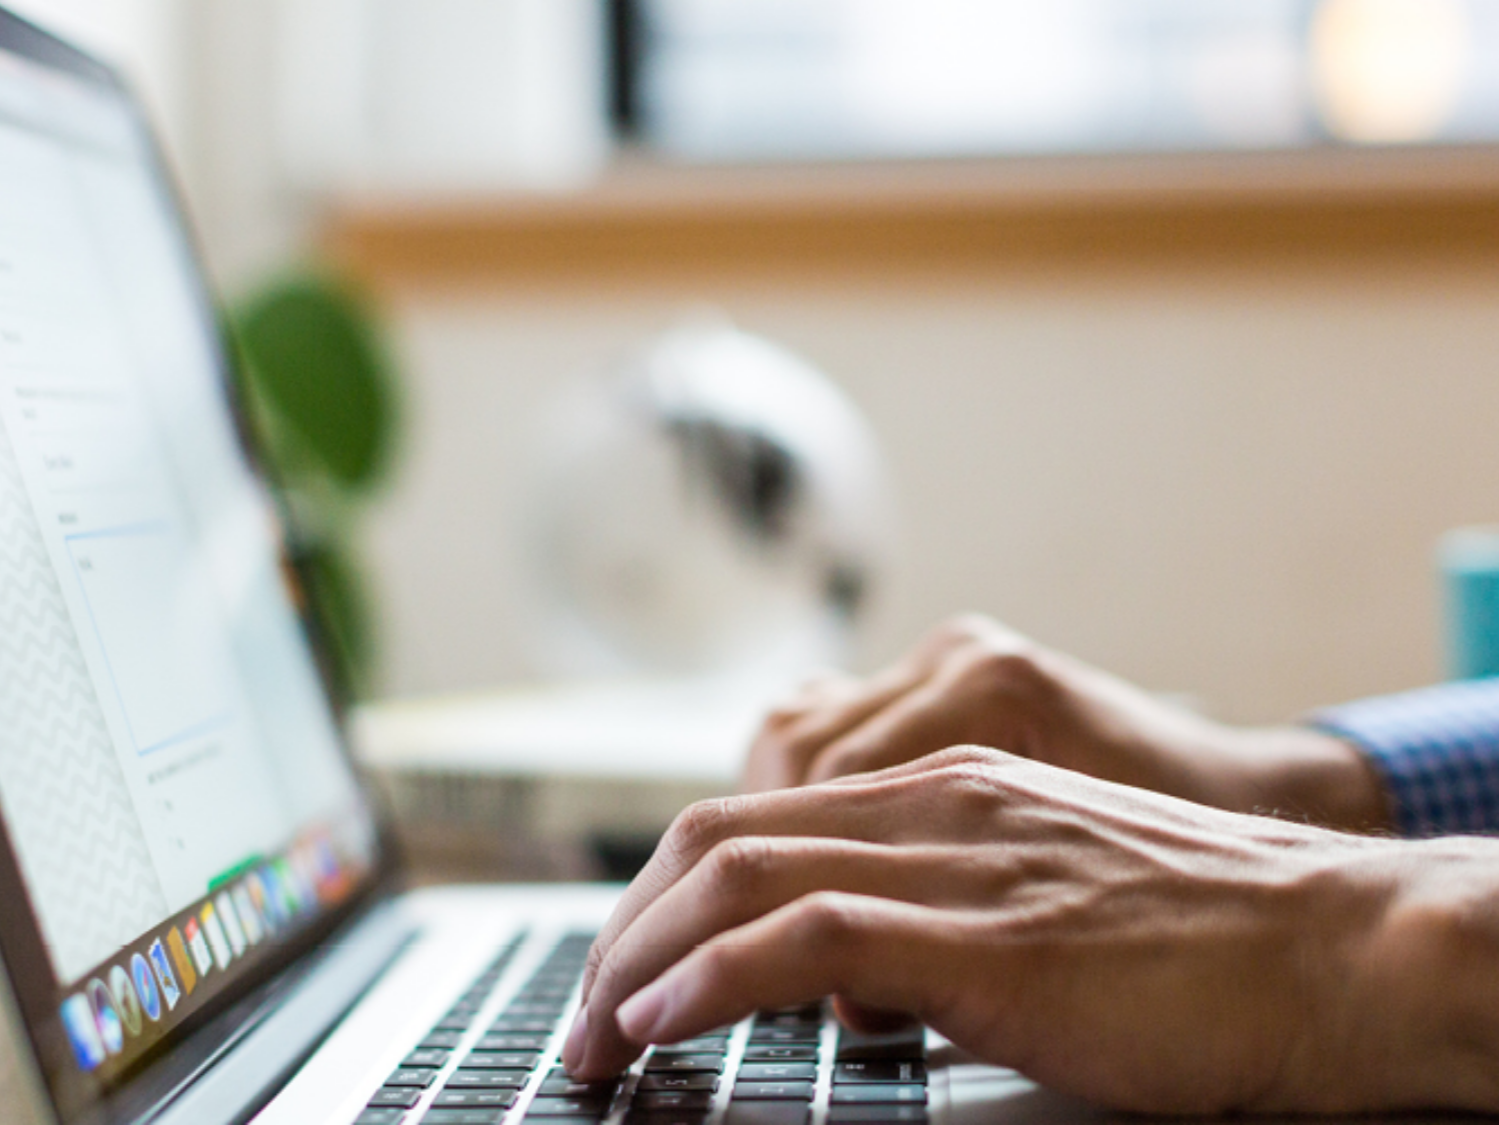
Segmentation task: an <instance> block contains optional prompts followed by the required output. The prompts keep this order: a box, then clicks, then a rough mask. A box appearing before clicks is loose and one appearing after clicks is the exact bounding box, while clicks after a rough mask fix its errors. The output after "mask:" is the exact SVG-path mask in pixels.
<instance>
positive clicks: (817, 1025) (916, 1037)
mask: <svg viewBox="0 0 1499 1125" xmlns="http://www.w3.org/2000/svg"><path fill="white" fill-rule="evenodd" d="M524 940H525V935H522V936H521V937H517V938H516V939H515V940H514V941H513V942H511V943H510V944H508V945H507V946H505V947H504V948H503V949H502V950H500V952H499V954H498V956H496V958H495V959H494V960H493V961H492V962H491V963H490V964H489V965H488V966H487V967H486V968H485V970H484V971H483V972H482V973H480V974H479V976H478V977H477V978H475V980H474V981H473V983H472V984H471V985H470V986H469V988H468V989H467V991H465V992H464V994H463V995H462V996H461V997H460V998H459V1000H458V1002H457V1003H456V1004H454V1005H453V1007H452V1008H451V1009H450V1010H449V1011H448V1013H447V1014H446V1015H445V1016H443V1018H442V1019H440V1020H439V1021H438V1022H437V1023H436V1025H435V1026H433V1028H432V1030H431V1031H430V1032H429V1033H428V1034H427V1036H426V1037H425V1038H424V1039H423V1040H422V1041H421V1042H420V1043H419V1044H418V1045H417V1047H416V1048H415V1049H414V1050H413V1051H412V1052H411V1053H410V1054H409V1055H407V1056H406V1058H405V1059H404V1060H403V1061H402V1063H401V1066H400V1067H399V1068H398V1069H397V1070H395V1071H394V1072H393V1073H392V1074H391V1075H390V1077H389V1078H387V1079H386V1081H385V1084H384V1085H383V1086H382V1087H381V1088H380V1090H379V1091H378V1092H377V1093H376V1094H375V1096H374V1097H373V1098H372V1099H371V1100H370V1103H369V1107H368V1108H367V1109H365V1110H364V1112H363V1113H361V1114H360V1115H359V1117H358V1118H356V1119H355V1125H501V1123H503V1125H843V1123H861V1125H926V1121H927V1073H926V1062H925V1047H924V1040H923V1034H922V1032H921V1029H919V1028H912V1029H910V1030H908V1031H902V1032H897V1033H894V1034H890V1035H874V1036H866V1035H858V1034H855V1033H852V1032H849V1031H846V1030H843V1029H842V1028H840V1027H839V1026H838V1025H837V1023H836V1022H835V1021H833V1020H832V1019H831V1017H830V1014H829V1012H828V1011H827V1008H826V1006H825V1005H823V1004H809V1005H807V1006H805V1007H799V1008H788V1009H784V1010H780V1011H773V1012H761V1013H760V1014H758V1015H757V1016H755V1017H754V1018H753V1019H750V1020H746V1021H744V1022H743V1023H741V1024H739V1025H737V1026H735V1027H726V1028H720V1029H719V1030H717V1031H714V1032H712V1033H710V1034H707V1035H703V1036H699V1037H698V1038H696V1039H690V1040H688V1041H686V1042H683V1043H676V1044H673V1045H671V1046H666V1047H656V1048H654V1049H652V1050H651V1051H650V1052H649V1053H648V1054H647V1055H646V1056H645V1058H644V1059H642V1060H641V1061H640V1062H638V1063H637V1064H636V1065H635V1066H634V1067H632V1068H631V1070H630V1072H629V1073H628V1074H626V1075H624V1076H622V1077H621V1078H619V1079H617V1080H614V1081H609V1082H595V1083H584V1082H574V1081H573V1080H572V1079H571V1078H570V1077H569V1076H568V1075H567V1073H566V1072H565V1071H563V1069H562V1068H561V1066H560V1065H559V1062H558V1055H559V1053H560V1052H561V1049H562V1037H563V1034H564V1033H565V1032H566V1030H567V1022H568V1020H567V1019H565V1017H569V1016H570V1015H571V1012H572V1010H573V1000H574V996H575V994H576V992H577V989H578V985H579V982H580V979H581V977H582V975H583V967H584V964H585V962H586V960H587V957H588V948H589V946H590V945H591V944H592V941H593V935H592V934H568V935H566V936H564V937H563V938H562V939H561V940H559V941H558V942H557V944H556V945H555V946H554V947H553V948H552V949H551V951H550V952H549V953H548V955H547V957H546V958H545V959H544V960H543V961H542V963H541V965H540V966H539V967H538V968H537V969H536V970H535V972H533V973H532V974H531V976H530V978H529V979H528V980H527V981H526V982H525V984H523V985H522V986H521V988H520V989H519V990H518V991H517V992H516V993H515V995H514V996H513V997H511V999H510V1002H509V1003H508V1004H506V1005H505V1007H504V1009H503V1010H502V1011H501V1012H500V1013H499V1015H498V1017H497V1018H495V1019H494V1020H493V1021H492V1022H490V1023H489V1024H488V1025H487V1026H485V1027H484V1028H483V1030H482V1032H481V1033H480V1034H479V1035H478V1037H477V1038H475V1037H474V1034H473V1033H474V1031H475V1025H476V1024H477V1022H478V1019H479V1016H480V1014H481V1013H482V1012H484V1011H485V1010H486V1008H488V1006H489V1001H490V999H491V998H492V997H493V995H494V994H495V992H496V991H497V990H498V989H499V987H500V982H501V980H502V979H503V978H504V976H505V973H506V970H507V969H509V967H510V964H511V962H512V961H513V960H514V959H515V956H516V954H517V952H518V951H519V950H520V948H521V947H522V945H523V944H524Z"/></svg>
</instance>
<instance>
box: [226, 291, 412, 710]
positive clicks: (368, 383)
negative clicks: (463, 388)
mask: <svg viewBox="0 0 1499 1125" xmlns="http://www.w3.org/2000/svg"><path fill="white" fill-rule="evenodd" d="M226 319H227V331H228V335H229V337H230V339H231V341H232V346H234V347H235V348H236V349H237V351H238V353H239V358H240V365H239V366H240V371H241V373H242V380H243V393H244V396H245V399H246V403H247V406H248V409H249V412H250V417H251V420H252V425H254V427H255V428H256V431H257V434H258V436H259V438H260V440H261V442H262V447H263V448H264V450H265V451H266V454H267V456H268V457H269V460H270V463H271V468H272V470H273V472H274V473H275V475H276V477H277V479H278V481H279V483H280V484H281V485H282V487H283V488H284V490H285V496H286V499H287V503H288V509H289V510H288V515H289V517H290V520H289V522H290V527H289V529H288V536H289V542H288V549H289V551H290V552H291V555H292V558H293V561H294V562H295V563H296V564H297V565H298V568H299V570H300V572H301V575H302V577H303V580H304V582H305V584H306V587H307V595H308V598H309V600H310V602H311V609H312V612H313V613H314V614H315V615H316V617H317V619H318V624H319V626H320V628H321V631H322V632H323V634H324V637H325V638H326V641H327V644H328V648H329V655H330V656H331V658H332V661H333V665H334V673H335V675H336V676H337V678H338V679H339V681H340V683H339V686H340V688H341V689H342V690H343V691H344V692H345V694H346V696H347V697H348V698H358V697H360V696H362V695H364V694H366V693H367V692H368V691H369V689H370V687H371V683H372V678H373V675H374V671H375V664H376V658H377V652H378V636H377V628H376V623H375V615H374V611H373V606H372V600H371V598H370V596H369V593H368V587H367V583H366V579H365V577H364V570H363V567H362V565H361V564H360V561H359V558H358V551H357V546H356V544H357V538H356V536H357V531H358V526H359V521H360V519H361V517H362V515H363V513H364V511H365V509H366V507H367V505H368V503H369V501H370V499H371V498H372V497H373V496H374V495H375V494H376V492H377V491H378V489H379V487H380V486H381V485H382V484H383V483H384V482H385V481H386V480H387V479H388V476H389V473H390V470H391V467H392V463H393V461H394V451H395V445H396V435H397V432H398V428H399V414H400V409H399V402H398V395H397V391H396V378H395V374H394V368H393V366H392V364H391V362H390V359H389V353H388V351H387V349H386V347H385V345H384V343H383V341H382V340H381V338H380V334H379V332H378V330H377V327H376V323H375V319H374V316H373V315H372V313H371V311H370V306H369V304H368V302H367V301H365V300H364V299H363V297H362V296H361V295H360V294H359V293H358V292H357V291H356V290H354V289H353V288H352V287H351V286H349V285H348V284H347V283H345V282H343V281H341V280H338V279H335V278H333V277H331V276H329V275H326V274H321V273H311V272H308V273H298V274H294V275H289V276H286V277H282V278H279V279H277V280H275V281H274V282H272V283H270V284H268V285H266V286H264V287H262V288H260V289H258V290H256V291H255V292H253V293H251V294H250V295H249V296H248V297H247V298H246V299H244V300H243V301H240V302H238V303H237V304H235V305H234V306H232V307H231V308H230V309H229V310H228V313H227V318H226Z"/></svg>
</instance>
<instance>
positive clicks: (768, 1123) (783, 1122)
mask: <svg viewBox="0 0 1499 1125" xmlns="http://www.w3.org/2000/svg"><path fill="white" fill-rule="evenodd" d="M811 1117H812V1107H811V1106H809V1105H807V1104H806V1103H805V1102H735V1103H733V1104H732V1105H730V1106H729V1112H728V1113H727V1114H726V1115H725V1116H724V1119H723V1120H724V1125H807V1122H808V1121H809V1120H811Z"/></svg>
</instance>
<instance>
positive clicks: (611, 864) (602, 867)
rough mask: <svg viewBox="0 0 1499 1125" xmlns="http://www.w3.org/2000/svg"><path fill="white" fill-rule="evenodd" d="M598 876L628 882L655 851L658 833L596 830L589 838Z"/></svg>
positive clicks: (658, 838)
mask: <svg viewBox="0 0 1499 1125" xmlns="http://www.w3.org/2000/svg"><path fill="white" fill-rule="evenodd" d="M590 843H591V844H592V846H593V855H594V859H595V860H596V861H597V864H598V868H599V875H600V877H601V878H602V879H603V880H604V881H605V882H606V883H628V882H630V881H631V880H632V879H634V878H635V876H637V875H639V874H640V873H641V872H642V871H644V870H645V865H646V864H647V863H649V862H650V861H651V856H653V855H655V854H656V845H658V844H659V843H661V834H660V833H659V832H652V833H599V834H597V835H595V836H594V837H593V839H592V840H591V841H590Z"/></svg>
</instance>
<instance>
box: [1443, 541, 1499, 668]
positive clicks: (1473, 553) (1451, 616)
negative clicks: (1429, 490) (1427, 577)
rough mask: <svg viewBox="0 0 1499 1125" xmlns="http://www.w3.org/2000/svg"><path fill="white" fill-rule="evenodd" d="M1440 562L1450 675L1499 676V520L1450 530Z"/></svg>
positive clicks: (1444, 542)
mask: <svg viewBox="0 0 1499 1125" xmlns="http://www.w3.org/2000/svg"><path fill="white" fill-rule="evenodd" d="M1437 564H1438V566H1439V568H1440V570H1441V574H1442V593H1443V611H1444V615H1445V618H1446V622H1445V624H1446V650H1447V651H1446V657H1447V674H1448V676H1449V678H1451V679H1454V680H1474V679H1479V678H1481V677H1484V676H1499V526H1494V527H1460V528H1456V529H1454V530H1452V531H1449V532H1447V534H1445V535H1443V536H1442V539H1441V542H1440V544H1439V545H1438V547H1437Z"/></svg>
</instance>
